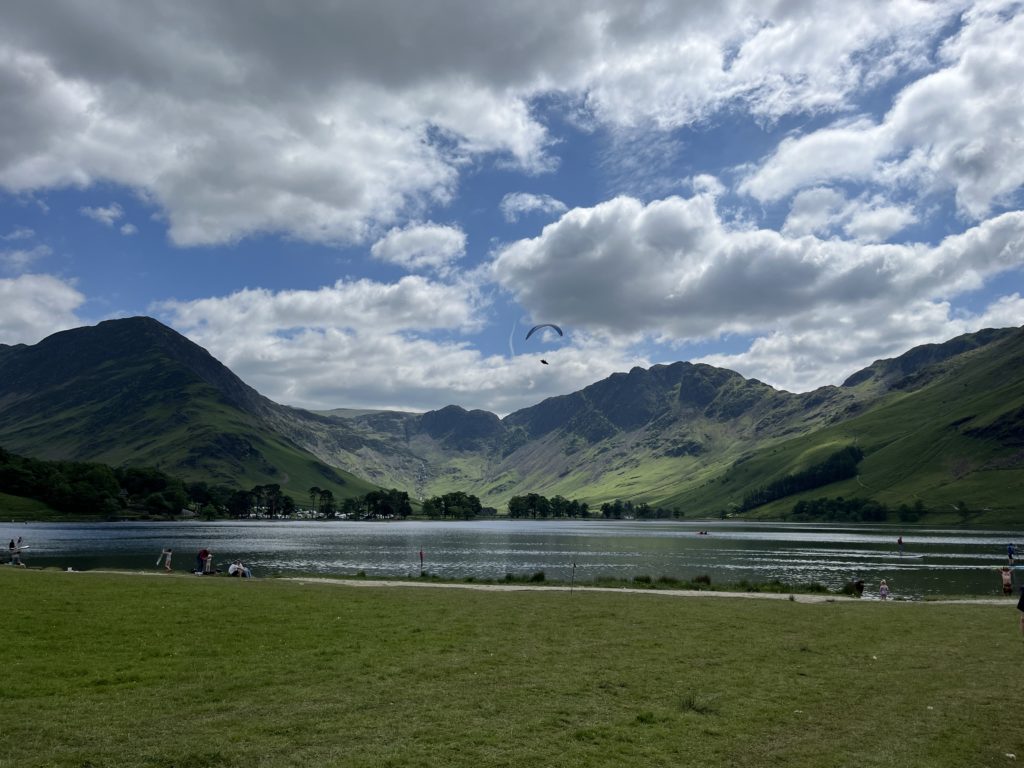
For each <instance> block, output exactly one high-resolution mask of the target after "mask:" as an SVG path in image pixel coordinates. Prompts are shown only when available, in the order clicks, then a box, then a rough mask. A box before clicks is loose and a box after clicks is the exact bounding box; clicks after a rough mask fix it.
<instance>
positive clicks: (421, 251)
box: [370, 224, 466, 271]
mask: <svg viewBox="0 0 1024 768" xmlns="http://www.w3.org/2000/svg"><path fill="white" fill-rule="evenodd" d="M465 253H466V233H465V232H463V231H462V230H461V229H459V228H458V227H450V226H443V225H440V224H413V225H410V226H407V227H404V228H399V227H395V228H393V229H392V230H391V231H389V232H388V233H387V234H386V235H385V236H384V237H382V238H381V239H380V240H378V241H377V242H376V243H374V244H373V246H372V247H371V248H370V254H371V255H372V256H373V257H374V258H375V259H379V260H381V261H386V262H389V263H391V264H397V265H398V266H400V267H403V268H405V269H407V270H410V271H416V270H422V269H430V270H437V271H443V270H445V269H446V268H447V267H448V266H449V265H450V264H451V263H452V262H454V261H457V260H458V259H460V258H462V257H463V256H464V255H465Z"/></svg>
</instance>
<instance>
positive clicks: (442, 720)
mask: <svg viewBox="0 0 1024 768" xmlns="http://www.w3.org/2000/svg"><path fill="white" fill-rule="evenodd" d="M0 590H2V591H3V593H4V595H5V608H6V609H7V612H8V615H9V616H16V617H17V631H16V632H10V633H8V634H7V635H6V636H5V640H4V643H2V644H0V666H2V668H3V669H4V670H5V677H4V685H3V689H4V695H3V696H2V697H0V729H2V731H3V733H4V736H5V739H4V741H5V745H4V749H3V750H2V751H0V766H4V767H6V766H11V767H12V768H13V766H21V765H32V766H57V767H61V768H64V767H67V768H71V767H72V766H74V768H80V767H81V766H84V765H91V766H95V767H96V768H99V767H100V766H104V767H109V768H116V767H118V766H178V765H187V766H193V767H201V766H238V767H239V768H243V767H244V768H276V767H277V766H298V765H318V766H352V767H354V768H359V767H361V766H394V767H396V768H397V767H399V766H434V765H444V766H454V767H456V768H457V767H459V766H466V767H467V768H469V767H470V766H472V767H473V768H478V767H479V766H508V765H535V766H544V765H559V766H592V767H595V768H597V767H600V766H622V765H644V766H764V765H786V766H793V767H794V768H801V767H802V766H806V767H809V768H810V767H813V768H818V766H823V765H856V766H859V767H861V768H871V767H872V766H879V767H882V766H884V767H885V768H889V767H890V766H894V765H899V766H904V767H906V768H914V767H915V766H928V768H943V767H944V766H963V765H1005V764H1008V763H1007V761H1008V758H1007V757H1006V755H1007V754H1008V753H1009V754H1017V755H1022V754H1024V734H1022V732H1021V730H1020V729H1018V728H1014V727H1013V726H1012V723H1008V722H1007V720H1006V716H1005V715H1006V695H1007V694H1006V681H1007V669H1009V668H1012V667H1013V665H1014V664H1015V663H1016V661H1014V660H1015V659H1019V658H1020V657H1021V654H1022V653H1024V641H1022V638H1021V636H1020V634H1019V633H1018V632H1017V629H1016V626H1015V623H1016V617H1015V614H1016V612H1015V611H1014V610H1013V608H1012V603H1009V602H1008V603H1007V604H1006V606H1003V607H994V606H969V605H959V606H948V605H927V604H925V605H922V604H916V605H912V604H883V603H878V602H870V603H869V602H865V603H856V602H851V603H835V604H828V603H825V604H813V605H808V604H801V603H791V602H787V601H762V600H743V599H724V598H714V597H709V598H689V599H678V598H669V597H663V596H657V595H632V594H622V595H616V594H595V593H581V592H577V593H576V594H574V595H572V596H569V595H568V594H566V593H561V592H559V593H553V592H530V593H525V592H519V593H488V592H467V591H462V590H423V589H415V588H408V589H395V588H381V589H375V588H367V587H358V588H357V587H341V586H329V585H312V584H311V585H305V586H303V585H299V584H296V583H291V582H274V581H254V582H243V581H236V580H231V579H227V578H216V579H196V578H194V577H191V576H180V577H179V576H171V577H164V576H158V577H142V576H130V575H103V574H96V573H94V574H64V573H59V572H25V571H20V570H18V569H13V568H4V569H2V570H0ZM266 617H273V620H272V621H266V620H265V618H266ZM1007 665H1010V666H1009V667H1008V666H1007ZM1011 720H1012V718H1011Z"/></svg>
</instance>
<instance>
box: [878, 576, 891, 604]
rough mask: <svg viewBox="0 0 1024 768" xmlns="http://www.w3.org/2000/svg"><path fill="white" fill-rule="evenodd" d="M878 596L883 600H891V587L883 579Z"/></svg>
mask: <svg viewBox="0 0 1024 768" xmlns="http://www.w3.org/2000/svg"><path fill="white" fill-rule="evenodd" d="M878 596H879V597H880V598H881V599H882V600H888V599H889V585H888V584H886V583H885V579H882V583H881V584H879V585H878Z"/></svg>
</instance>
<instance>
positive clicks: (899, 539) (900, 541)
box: [896, 536, 903, 557]
mask: <svg viewBox="0 0 1024 768" xmlns="http://www.w3.org/2000/svg"><path fill="white" fill-rule="evenodd" d="M896 545H897V546H898V547H899V548H900V557H903V537H902V536H900V537H899V538H898V539H896Z"/></svg>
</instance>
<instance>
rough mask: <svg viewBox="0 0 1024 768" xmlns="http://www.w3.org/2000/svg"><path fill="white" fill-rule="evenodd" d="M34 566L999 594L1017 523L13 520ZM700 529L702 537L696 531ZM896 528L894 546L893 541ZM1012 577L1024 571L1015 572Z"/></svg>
mask: <svg viewBox="0 0 1024 768" xmlns="http://www.w3.org/2000/svg"><path fill="white" fill-rule="evenodd" d="M0 530H2V533H0V537H2V538H3V541H6V540H7V539H10V538H17V537H18V536H22V537H24V539H25V541H26V543H28V544H30V545H31V546H30V549H28V550H26V552H25V553H24V554H25V560H26V562H28V563H29V564H30V565H33V566H57V567H60V568H66V567H73V568H75V569H79V570H84V569H90V568H131V569H155V563H156V560H157V556H158V555H159V553H160V551H161V550H162V549H163V548H164V547H170V548H172V549H173V550H174V552H175V556H174V565H175V567H176V569H178V570H184V571H187V570H189V569H190V568H191V567H193V565H194V562H195V556H196V553H197V552H198V551H199V550H200V549H202V548H204V547H205V548H207V549H210V550H211V551H212V552H213V553H214V558H215V561H216V563H217V564H218V567H220V568H222V569H226V568H227V565H228V563H230V562H231V561H232V560H234V559H236V558H240V559H242V560H244V561H245V562H246V563H247V564H250V565H251V566H252V567H253V568H254V570H255V572H256V575H258V576H259V575H264V576H266V575H275V574H276V575H296V574H310V573H315V574H325V575H353V574H356V573H358V572H360V571H362V572H364V573H365V574H366V575H367V576H416V575H418V574H419V572H420V560H419V552H420V551H421V550H422V551H423V553H424V558H425V560H424V568H425V570H426V571H428V572H429V573H432V574H437V575H438V576H442V577H454V578H465V577H475V578H483V579H502V578H504V577H505V575H506V574H509V573H511V574H516V575H530V574H533V573H536V572H538V571H544V573H545V574H546V576H547V577H548V578H549V579H562V580H566V581H567V580H568V579H569V578H570V575H571V574H572V568H573V564H574V563H575V565H576V579H577V580H578V581H587V580H591V579H594V578H597V577H599V576H613V577H619V578H633V577H635V576H639V575H647V576H651V577H653V578H657V577H659V576H669V577H674V578H680V579H692V578H693V577H695V576H699V575H707V576H709V577H710V578H711V580H712V582H714V583H723V582H736V581H740V580H742V579H747V580H749V581H752V582H764V581H769V580H771V579H779V580H781V581H784V582H788V583H798V584H805V583H810V582H818V583H821V584H824V585H826V586H828V587H829V588H831V589H838V588H839V587H841V586H842V585H843V584H845V583H847V582H849V581H851V580H852V579H854V578H856V577H858V576H859V577H860V578H862V579H864V581H865V582H866V583H867V586H868V592H866V593H865V594H866V595H871V594H873V590H874V588H875V587H876V586H877V584H878V581H879V580H880V579H883V578H884V579H886V580H887V581H888V583H889V585H890V587H891V588H892V590H893V593H894V595H895V596H898V597H914V598H919V597H922V596H925V595H934V594H945V595H950V594H974V595H995V594H999V593H1000V578H999V574H998V572H997V571H998V568H999V567H1000V566H1002V565H1005V564H1006V545H1007V544H1008V543H1009V542H1013V543H1014V544H1016V545H1017V546H1018V548H1019V549H1024V547H1021V544H1024V532H1021V531H970V530H966V531H965V530H957V529H941V528H919V529H910V530H908V529H905V528H897V527H895V526H866V527H855V526H849V525H845V526H844V525H812V524H806V523H747V522H732V521H729V522H720V523H708V522H700V523H684V522H635V521H603V520H594V521H591V520H587V521H479V522H477V521H474V522H388V523H355V522H332V523H318V522H214V523H202V522H189V523H181V522H177V523H93V524H13V523H12V524H10V525H7V526H4V527H3V529H0ZM700 531H707V535H702V534H700ZM900 535H902V536H903V541H904V545H905V550H904V554H903V555H902V556H901V555H900V553H899V552H898V551H897V547H896V539H897V537H898V536H900ZM1015 578H1016V583H1017V584H1018V585H1019V584H1020V582H1021V580H1022V579H1024V569H1019V570H1018V571H1016V573H1015Z"/></svg>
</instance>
